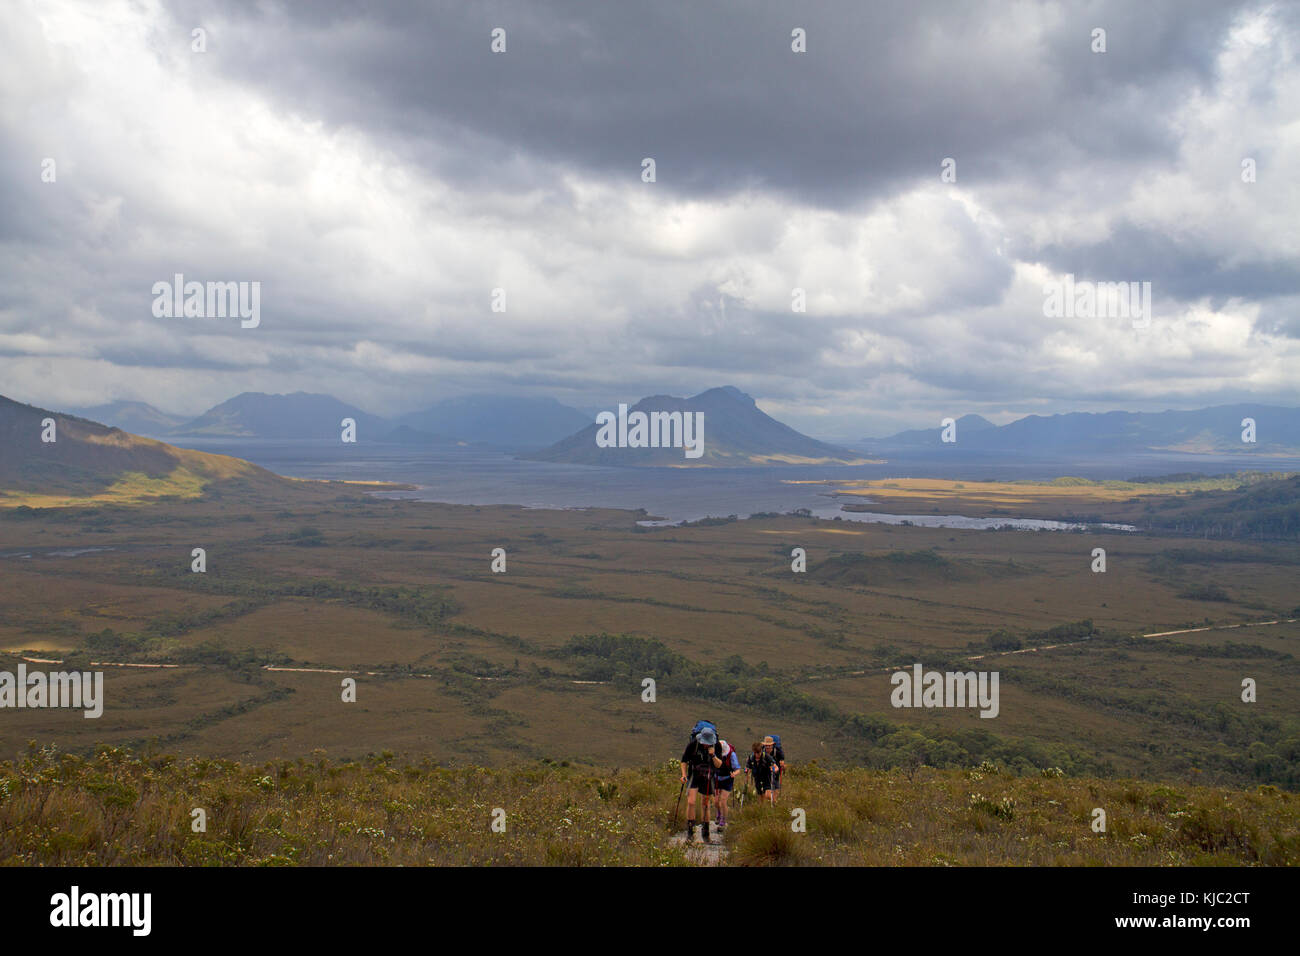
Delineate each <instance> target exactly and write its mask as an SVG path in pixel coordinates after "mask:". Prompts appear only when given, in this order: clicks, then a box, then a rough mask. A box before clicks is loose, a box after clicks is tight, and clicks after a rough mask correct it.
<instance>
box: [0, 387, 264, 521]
mask: <svg viewBox="0 0 1300 956" xmlns="http://www.w3.org/2000/svg"><path fill="white" fill-rule="evenodd" d="M51 418H52V419H54V421H55V423H56V431H55V438H56V440H55V441H53V442H44V441H42V440H41V437H42V432H43V430H44V429H43V426H42V424H41V423H42V422H43V421H44V420H46V419H51ZM0 447H2V448H4V450H5V453H4V455H3V457H0V505H17V504H26V505H31V506H35V507H40V506H57V505H60V504H69V503H76V502H78V501H98V502H109V501H111V502H119V503H121V502H128V501H138V500H142V499H147V498H157V497H162V496H167V495H176V496H180V497H196V496H198V495H200V494H202V493H203V491H204V489H206V488H207V487H208V486H210V485H212V484H214V483H221V484H223V485H228V486H231V487H232V488H233V487H235V486H239V487H244V488H271V487H280V486H284V485H285V484H286V482H285V481H284V480H283V479H281V478H279V477H277V476H276V475H273V474H271V472H269V471H266V470H265V469H262V468H258V467H257V466H256V465H252V464H250V463H248V462H246V461H241V460H240V459H238V458H230V457H227V456H225V455H209V454H206V453H204V452H199V451H191V450H189V449H184V448H175V447H173V446H171V445H167V444H164V443H163V442H160V441H155V440H153V439H151V438H142V437H140V436H138V435H132V434H129V433H127V432H124V431H122V430H121V429H117V428H109V427H108V426H106V425H101V424H98V423H97V422H92V421H87V420H86V419H84V418H78V417H76V416H73V415H65V414H63V413H60V412H52V411H50V410H48V409H44V408H37V407H35V406H33V405H24V404H22V403H20V402H15V401H13V400H12V399H8V398H5V397H3V396H0Z"/></svg>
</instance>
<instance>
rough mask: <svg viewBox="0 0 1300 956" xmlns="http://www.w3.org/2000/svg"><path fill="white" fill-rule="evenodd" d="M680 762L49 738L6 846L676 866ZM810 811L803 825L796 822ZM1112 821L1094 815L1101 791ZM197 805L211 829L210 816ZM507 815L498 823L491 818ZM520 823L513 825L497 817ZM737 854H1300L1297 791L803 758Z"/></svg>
mask: <svg viewBox="0 0 1300 956" xmlns="http://www.w3.org/2000/svg"><path fill="white" fill-rule="evenodd" d="M677 795H678V783H677V778H676V765H675V764H664V765H661V766H659V767H655V768H649V767H643V768H637V769H616V770H612V771H606V770H599V769H595V768H592V767H587V766H578V765H573V764H569V763H568V762H560V763H556V762H553V761H550V760H542V761H536V762H530V763H528V764H524V765H520V766H514V767H505V768H501V769H485V768H482V767H475V766H438V765H435V764H431V763H427V762H426V763H422V764H418V765H412V764H400V763H398V762H396V761H395V760H394V758H393V756H392V755H391V754H388V753H384V754H380V755H378V756H371V757H369V758H367V759H365V760H361V761H356V762H345V763H337V762H333V761H331V760H328V759H326V758H325V757H324V756H323V755H321V754H320V753H319V752H318V753H317V754H315V755H313V756H312V757H311V758H310V759H307V758H300V759H298V760H295V761H288V760H282V761H274V762H270V763H264V764H259V765H249V764H241V763H236V762H233V761H229V760H211V759H202V758H188V759H179V758H176V757H172V756H160V755H157V754H149V753H145V754H133V753H131V752H130V751H127V750H125V749H121V748H114V747H101V748H99V749H98V750H97V751H96V752H95V753H94V754H93V755H92V756H89V757H81V756H76V755H72V754H67V753H62V752H60V751H58V750H57V749H55V748H53V747H43V748H38V747H37V746H36V745H35V744H32V745H31V746H30V747H29V750H28V752H27V753H26V755H25V756H24V757H22V758H21V759H19V760H17V761H15V762H10V763H4V764H0V862H3V863H5V864H9V865H51V866H52V865H64V866H68V865H71V866H96V865H171V866H176V865H180V866H204V865H232V866H294V865H311V866H330V865H406V866H420V865H469V866H485V865H506V866H509V865H524V866H555V865H558V866H596V865H600V866H624V865H626V866H680V865H688V864H690V863H691V862H694V861H695V860H696V859H698V858H696V857H692V856H688V854H687V853H686V851H685V849H684V848H683V846H682V845H681V844H680V843H678V842H674V841H673V840H672V839H671V838H672V836H673V835H674V833H675V832H679V831H680V829H681V827H680V826H678V827H675V826H674V810H675V806H676V801H677ZM796 808H798V809H799V810H802V811H803V814H804V818H805V823H806V830H805V832H796V829H795V828H794V826H793V824H795V823H796V822H797V820H798V814H792V813H791V811H792V810H794V809H796ZM1099 809H1100V810H1102V811H1104V812H1105V818H1106V828H1105V832H1095V830H1094V821H1095V820H1097V819H1098V814H1097V810H1099ZM196 810H201V811H203V814H202V815H203V822H204V825H205V826H204V828H203V831H202V832H196V830H195V821H196V818H197V816H198V815H197V814H196V813H195V811H196ZM494 819H495V820H497V821H498V827H497V830H494V829H493V825H492V824H493V821H494ZM502 823H503V824H504V832H498V831H500V829H501V824H502ZM725 841H726V847H727V849H728V850H729V851H730V852H729V853H727V854H726V855H724V856H722V857H721V862H722V863H724V864H730V865H742V866H743V865H831V864H835V865H878V866H879V865H905V866H963V865H990V864H1011V865H1047V866H1053V865H1055V866H1066V865H1102V866H1179V865H1197V866H1200V865H1296V864H1300V797H1297V796H1296V795H1295V794H1289V793H1286V792H1284V791H1278V790H1276V789H1274V788H1273V787H1270V786H1261V787H1259V788H1257V789H1253V790H1232V789H1222V788H1207V787H1190V786H1178V787H1173V786H1164V785H1159V784H1152V783H1142V782H1135V781H1131V780H1096V779H1089V778H1072V777H1069V776H1065V775H1063V773H1062V771H1060V770H1059V769H1056V768H1052V767H1046V768H1040V769H1039V770H1037V771H1035V772H1034V773H1032V774H1026V775H1021V776H1013V775H1010V774H1008V773H1007V772H1006V770H1005V769H1003V768H1001V767H1000V766H998V765H996V764H994V763H984V764H982V765H980V766H978V767H974V768H966V769H963V770H934V769H931V768H928V767H920V768H912V769H910V770H906V771H898V770H895V771H872V770H865V769H851V770H827V769H823V768H821V767H819V766H818V765H817V764H816V763H815V762H814V763H812V764H809V765H800V766H798V767H796V768H794V769H792V771H791V773H790V774H789V779H788V780H787V781H786V786H785V789H784V791H783V793H782V797H781V802H780V804H779V805H778V806H777V807H775V808H772V807H768V806H763V805H760V804H759V803H757V801H755V800H754V799H753V798H752V795H751V796H750V799H749V800H748V802H747V804H746V805H745V806H744V807H743V808H735V809H733V812H732V814H731V826H730V827H729V828H728V829H727V831H726V837H725Z"/></svg>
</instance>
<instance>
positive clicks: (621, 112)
mask: <svg viewBox="0 0 1300 956" xmlns="http://www.w3.org/2000/svg"><path fill="white" fill-rule="evenodd" d="M498 28H499V29H502V30H504V31H505V44H506V49H505V52H501V53H494V52H492V50H491V48H490V43H491V40H492V31H493V30H495V29H498ZM796 28H797V29H800V30H803V31H804V32H805V35H806V52H794V50H792V31H793V30H795V29H796ZM1097 29H1102V30H1104V31H1105V52H1095V51H1094V47H1095V46H1096V39H1095V32H1094V31H1096V30H1097ZM195 30H202V31H203V34H202V38H203V41H204V45H205V49H204V50H203V51H202V52H198V51H196V50H195V49H194V45H195V43H196V41H195V35H194V31H195ZM1298 36H1300V30H1298V29H1297V14H1296V11H1295V8H1294V7H1289V6H1286V5H1282V4H1276V5H1274V4H1269V3H1261V2H1242V3H1224V2H1148V3H1142V4H1132V3H1121V2H1115V3H1088V4H1082V3H1080V4H1070V3H1063V4H1053V3H1032V4H1030V3H1023V4H1018V3H1010V4H1009V3H993V2H990V3H962V4H955V3H926V2H921V3H904V2H897V3H873V4H863V3H852V2H844V3H812V4H801V5H793V6H792V5H790V4H787V3H773V2H752V0H751V2H745V3H740V2H715V3H708V4H700V3H686V2H656V3H650V4H637V3H615V2H610V3H576V2H574V3H568V2H544V0H529V2H488V3H475V4H463V3H420V4H364V5H363V4H359V3H341V2H340V3H310V4H278V3H268V2H235V3H219V4H218V3H204V2H187V0H183V2H174V3H164V2H157V0H135V2H130V0H121V2H118V0H106V2H103V3H91V2H80V3H78V2H57V0H54V2H41V3H35V2H30V3H29V2H21V0H20V2H18V3H16V4H6V5H5V6H4V8H3V10H0V278H2V280H3V281H2V282H0V393H4V394H8V395H10V396H11V397H15V398H20V399H23V400H28V401H35V402H38V403H40V404H44V405H49V406H55V407H67V406H76V405H90V404H97V403H99V402H104V401H108V400H111V399H115V398H129V399H139V400H143V401H148V402H151V403H152V404H155V405H157V406H159V407H160V408H163V409H165V410H168V411H177V412H191V413H192V412H198V411H200V410H202V409H203V408H206V407H207V406H209V405H211V404H213V403H215V402H218V401H221V400H223V399H225V398H228V397H229V396H230V395H232V394H235V393H237V392H239V391H244V390H260V391H292V390H299V389H301V390H306V391H321V392H330V393H332V394H335V395H337V396H338V397H340V398H342V399H344V400H346V401H349V402H352V403H355V404H358V405H360V406H362V407H365V408H367V409H369V410H371V411H375V412H379V413H395V412H400V411H406V410H409V409H413V408H416V407H421V406H423V405H425V404H428V403H429V402H430V401H432V400H434V399H436V398H441V397H447V396H452V395H457V394H465V393H471V392H498V393H499V392H510V393H514V394H536V395H553V396H555V397H557V398H559V399H560V400H561V401H565V402H569V403H571V404H576V405H581V406H585V407H592V406H600V407H604V406H606V405H609V404H610V403H612V402H617V401H635V400H636V399H638V398H640V397H641V396H642V395H645V394H651V393H663V392H676V393H678V394H682V393H694V392H696V391H700V390H702V389H704V388H707V387H710V386H714V385H720V384H734V385H736V386H738V387H740V388H742V389H745V390H746V391H748V392H750V393H751V394H753V395H754V396H755V397H756V398H757V399H758V400H759V402H760V404H761V405H762V406H763V407H764V408H765V409H766V410H768V411H769V412H771V413H772V414H775V415H778V417H782V418H783V419H785V420H787V421H789V422H790V423H791V424H794V425H796V426H797V427H801V428H803V429H804V430H806V431H810V432H812V433H814V434H818V435H823V436H826V437H851V436H854V435H860V434H866V433H871V432H876V433H883V432H885V431H889V430H895V429H897V428H902V427H906V426H910V425H933V424H934V423H935V422H936V421H937V418H938V417H939V416H940V415H947V414H962V413H966V412H981V413H983V414H985V415H987V416H989V417H991V418H994V419H995V420H1007V419H1008V418H1010V417H1015V416H1017V415H1020V414H1025V413H1029V412H1040V413H1041V412H1050V411H1063V410H1101V409H1108V408H1117V407H1122V408H1130V409H1135V410H1136V409H1157V408H1165V407H1198V406H1201V405H1206V404H1214V403H1218V402H1227V401H1236V400H1244V399H1255V400H1260V401H1268V402H1276V403H1281V404H1296V403H1297V391H1298V390H1297V376H1296V374H1295V370H1296V368H1297V359H1300V320H1298V319H1297V312H1296V306H1297V303H1300V267H1297V265H1296V264H1297V262H1300V228H1298V227H1297V226H1296V222H1297V221H1298V219H1300V216H1298V214H1300V186H1297V184H1296V178H1295V176H1294V175H1293V174H1292V171H1293V170H1295V169H1296V168H1297V159H1298V154H1300V149H1298V148H1297V147H1298V146H1300V125H1298V124H1296V123H1295V120H1294V106H1293V104H1295V103H1296V102H1300V69H1298V68H1297V37H1298ZM647 157H649V158H653V159H654V161H655V168H656V178H655V181H654V182H652V183H651V182H643V181H642V161H643V159H645V158H647ZM946 159H950V160H952V161H953V168H955V173H956V178H955V181H945V180H944V179H942V178H941V172H942V165H941V164H943V162H944V160H946ZM51 160H52V161H53V167H52V168H53V169H54V170H55V171H56V175H55V176H54V178H53V181H47V180H48V179H49V178H50V177H49V176H48V175H43V173H45V172H46V170H47V169H49V168H51V167H50V166H49V163H48V161H51ZM1243 164H1248V165H1249V167H1250V169H1251V170H1252V171H1253V175H1247V174H1245V172H1244V166H1243ZM176 273H183V274H184V275H185V276H186V277H191V278H194V279H197V280H200V281H203V280H221V281H225V280H229V281H258V282H260V283H261V288H262V303H263V306H262V315H263V318H262V322H261V324H260V326H259V327H258V328H256V329H241V328H240V327H239V323H238V322H237V321H235V322H231V321H227V320H221V319H197V318H192V319H175V318H172V319H160V318H155V317H154V316H153V314H152V312H151V309H150V305H151V302H152V295H151V294H150V289H151V287H152V286H153V284H154V283H155V282H157V281H159V280H169V279H170V278H171V277H172V276H173V275H174V274H176ZM1066 274H1071V275H1074V276H1076V277H1077V278H1079V279H1080V280H1084V279H1090V280H1094V281H1103V282H1104V281H1149V282H1151V283H1152V288H1153V303H1154V316H1153V319H1152V322H1151V325H1150V327H1149V328H1146V329H1134V328H1133V327H1132V326H1131V324H1129V323H1127V322H1125V321H1122V320H1118V319H1097V318H1076V317H1071V318H1048V317H1046V316H1045V315H1044V309H1043V300H1044V284H1045V283H1049V282H1054V281H1059V280H1060V279H1062V278H1063V277H1064V276H1065V275H1066ZM494 289H504V290H505V294H506V300H507V308H506V311H505V312H493V311H492V310H491V301H492V294H493V290H494ZM795 289H800V290H803V295H804V297H805V299H806V311H804V312H796V311H793V310H792V297H793V293H794V290H795Z"/></svg>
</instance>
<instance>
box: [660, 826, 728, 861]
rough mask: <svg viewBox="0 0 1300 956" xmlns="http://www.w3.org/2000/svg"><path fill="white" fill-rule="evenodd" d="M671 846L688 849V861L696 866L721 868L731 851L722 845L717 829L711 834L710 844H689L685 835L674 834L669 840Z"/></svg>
mask: <svg viewBox="0 0 1300 956" xmlns="http://www.w3.org/2000/svg"><path fill="white" fill-rule="evenodd" d="M668 845H669V846H684V847H686V859H687V861H688V862H691V863H694V864H695V865H696V866H721V865H722V861H723V860H725V859H726V858H727V857H728V855H730V853H731V851H730V850H728V849H727V848H726V847H725V846H724V845H723V843H722V838H721V836H719V834H718V831H717V830H716V829H715V830H714V831H713V832H712V833H711V834H710V839H709V842H708V843H694V842H693V843H687V842H686V834H685V833H674V834H673V835H672V836H671V837H669V838H668Z"/></svg>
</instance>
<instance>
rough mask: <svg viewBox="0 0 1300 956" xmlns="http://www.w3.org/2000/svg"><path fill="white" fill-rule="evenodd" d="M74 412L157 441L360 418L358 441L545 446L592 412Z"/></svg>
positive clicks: (283, 408) (130, 408)
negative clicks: (391, 414) (393, 414)
mask: <svg viewBox="0 0 1300 956" xmlns="http://www.w3.org/2000/svg"><path fill="white" fill-rule="evenodd" d="M73 414H75V415H78V416H80V417H82V418H86V419H89V420H91V421H97V422H102V423H104V424H105V425H111V426H113V427H115V428H120V429H122V430H123V431H127V432H131V433H133V434H138V435H148V436H149V437H151V438H273V439H296V438H316V439H331V438H332V439H337V438H338V437H339V435H340V432H341V431H342V424H341V423H342V421H343V419H345V418H350V419H352V420H353V421H354V422H356V426H357V431H356V434H357V441H358V442H372V441H379V442H390V443H397V444H404V445H446V444H458V443H459V444H485V445H491V446H495V447H501V448H508V449H519V450H522V449H527V448H543V447H545V446H547V445H550V444H552V443H553V442H556V441H559V440H560V439H561V438H564V437H565V436H567V435H571V434H573V433H574V432H575V431H577V430H578V429H580V428H583V427H584V426H586V425H587V424H588V423H589V422H590V421H591V416H589V415H585V414H583V413H582V412H580V411H578V410H577V409H574V408H570V407H568V406H567V405H562V404H560V403H559V402H558V401H556V400H555V399H553V398H536V399H533V398H516V397H510V396H497V395H470V396H465V397H463V398H452V399H446V400H444V401H440V402H437V403H435V404H433V405H431V406H429V407H428V408H426V409H424V410H422V411H418V412H410V413H407V414H405V415H400V416H398V417H397V418H394V419H388V418H383V417H381V416H379V415H372V414H370V413H369V412H366V411H363V410H362V409H360V408H357V407H356V406H354V405H349V404H347V403H346V402H342V401H340V400H339V399H337V398H335V397H334V396H332V395H318V394H311V393H308V392H294V393H292V394H289V395H268V394H266V393H264V392H244V393H243V394H241V395H236V396H235V397H234V398H231V399H228V400H227V401H224V402H222V403H221V404H219V405H215V406H213V407H212V408H210V409H208V410H207V411H206V412H204V413H203V414H202V415H199V416H198V417H197V418H185V417H182V416H178V415H171V414H168V413H167V412H163V411H160V410H159V409H157V408H154V407H153V406H152V405H147V404H145V403H144V402H111V403H109V404H106V405H96V406H94V407H91V408H80V409H75V410H74V411H73Z"/></svg>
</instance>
